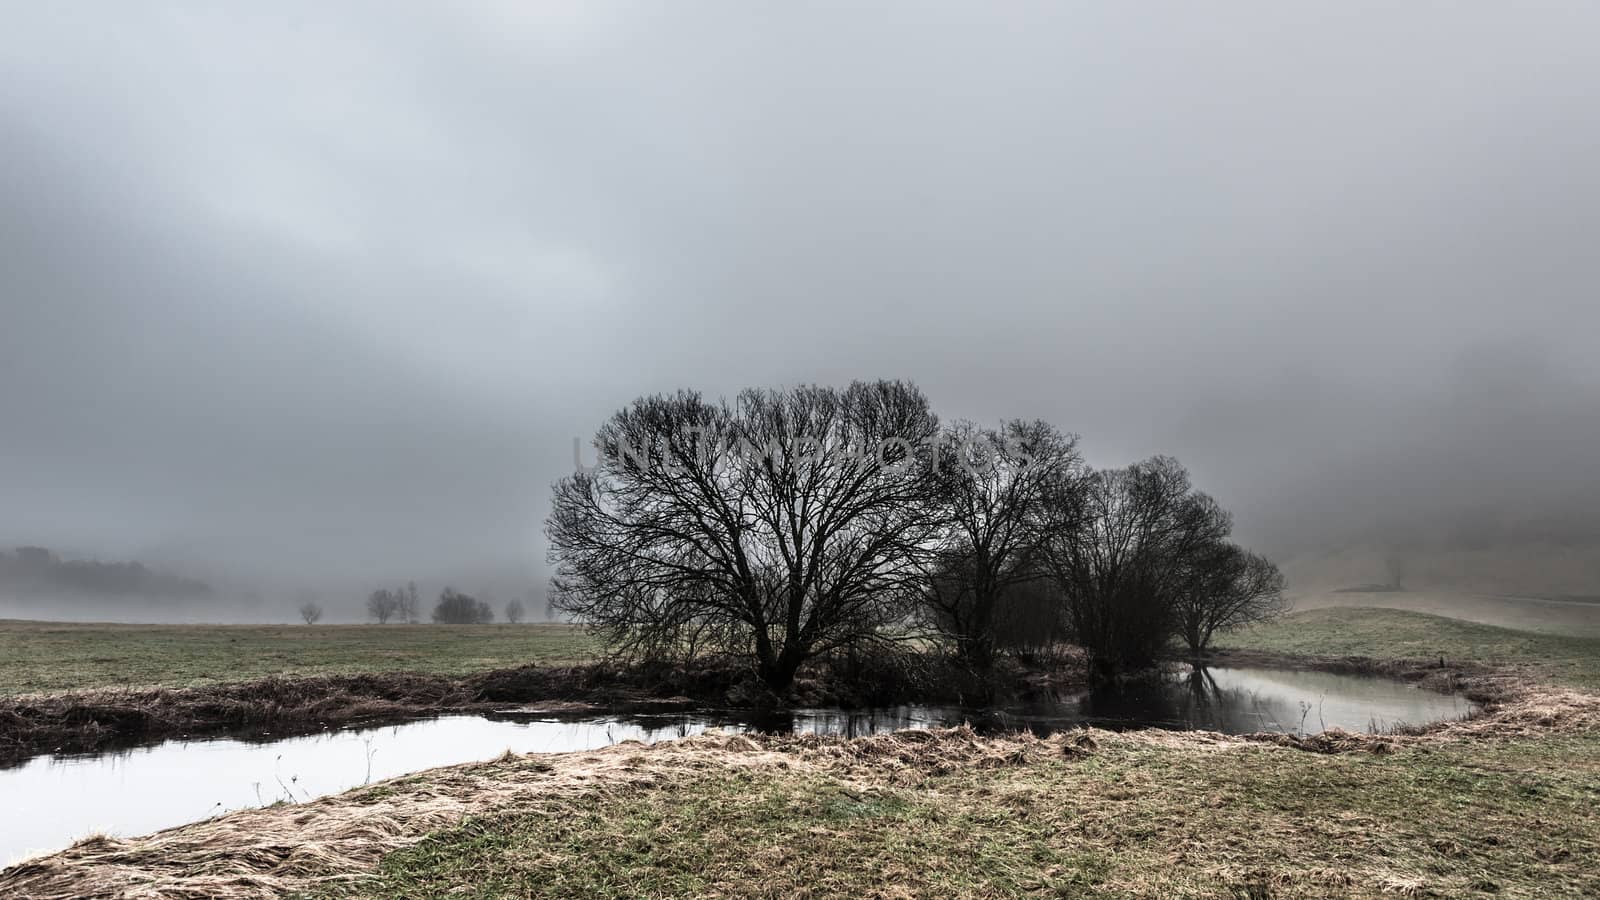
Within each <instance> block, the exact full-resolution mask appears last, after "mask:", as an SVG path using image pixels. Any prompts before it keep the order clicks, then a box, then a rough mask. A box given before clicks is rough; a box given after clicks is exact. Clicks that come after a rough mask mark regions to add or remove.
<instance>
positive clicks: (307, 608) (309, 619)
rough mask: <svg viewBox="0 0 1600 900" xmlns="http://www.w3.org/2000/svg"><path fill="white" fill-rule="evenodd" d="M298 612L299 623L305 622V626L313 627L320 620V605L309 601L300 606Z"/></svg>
mask: <svg viewBox="0 0 1600 900" xmlns="http://www.w3.org/2000/svg"><path fill="white" fill-rule="evenodd" d="M298 611H299V613H300V619H301V621H303V622H305V623H306V624H307V625H315V624H317V622H318V621H319V620H320V619H321V618H322V606H321V604H318V603H313V602H312V601H310V600H307V601H306V602H304V603H302V604H300V609H299V610H298Z"/></svg>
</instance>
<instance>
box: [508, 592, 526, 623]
mask: <svg viewBox="0 0 1600 900" xmlns="http://www.w3.org/2000/svg"><path fill="white" fill-rule="evenodd" d="M526 612H527V610H526V608H525V607H523V605H522V601H521V600H517V599H515V598H513V599H511V600H507V601H506V621H507V622H510V623H511V624H513V625H515V624H517V623H519V622H521V621H522V617H523V616H524V615H525V614H526Z"/></svg>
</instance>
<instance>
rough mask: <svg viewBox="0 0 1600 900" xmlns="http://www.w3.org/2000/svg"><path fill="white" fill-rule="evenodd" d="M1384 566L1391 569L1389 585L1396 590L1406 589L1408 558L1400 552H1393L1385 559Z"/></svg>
mask: <svg viewBox="0 0 1600 900" xmlns="http://www.w3.org/2000/svg"><path fill="white" fill-rule="evenodd" d="M1384 566H1385V567H1386V568H1387V569H1388V570H1389V587H1390V588H1391V589H1392V590H1396V591H1403V590H1405V589H1406V558H1405V557H1404V556H1401V555H1400V554H1398V553H1391V554H1390V555H1389V557H1388V558H1387V559H1385V560H1384Z"/></svg>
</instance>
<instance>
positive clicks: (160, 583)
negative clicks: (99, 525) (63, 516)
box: [0, 547, 212, 599]
mask: <svg viewBox="0 0 1600 900" xmlns="http://www.w3.org/2000/svg"><path fill="white" fill-rule="evenodd" d="M0 587H3V588H4V589H6V590H7V591H10V592H13V593H17V594H23V595H32V594H71V595H79V596H83V595H93V596H104V597H148V598H163V599H194V598H201V597H208V596H210V595H211V593H212V591H211V586H210V585H208V584H206V583H205V582H203V581H200V580H197V579H194V578H185V577H183V576H181V575H171V574H168V573H165V572H157V571H154V570H152V569H150V568H148V567H146V566H145V565H144V564H143V563H138V562H99V561H95V560H76V559H62V558H61V557H59V556H57V555H56V554H55V553H54V552H53V551H51V550H48V549H46V548H44V547H18V548H17V549H16V550H15V551H13V552H11V553H6V552H3V551H0Z"/></svg>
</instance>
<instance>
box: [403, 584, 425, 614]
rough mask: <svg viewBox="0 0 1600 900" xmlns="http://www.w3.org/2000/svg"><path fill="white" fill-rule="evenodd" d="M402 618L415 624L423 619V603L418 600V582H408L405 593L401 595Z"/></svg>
mask: <svg viewBox="0 0 1600 900" xmlns="http://www.w3.org/2000/svg"><path fill="white" fill-rule="evenodd" d="M400 620H401V621H402V622H407V623H410V624H412V625H415V624H416V623H417V622H420V621H422V605H421V603H420V602H418V600H417V583H416V582H415V581H408V582H406V589H405V593H403V594H401V595H400Z"/></svg>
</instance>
